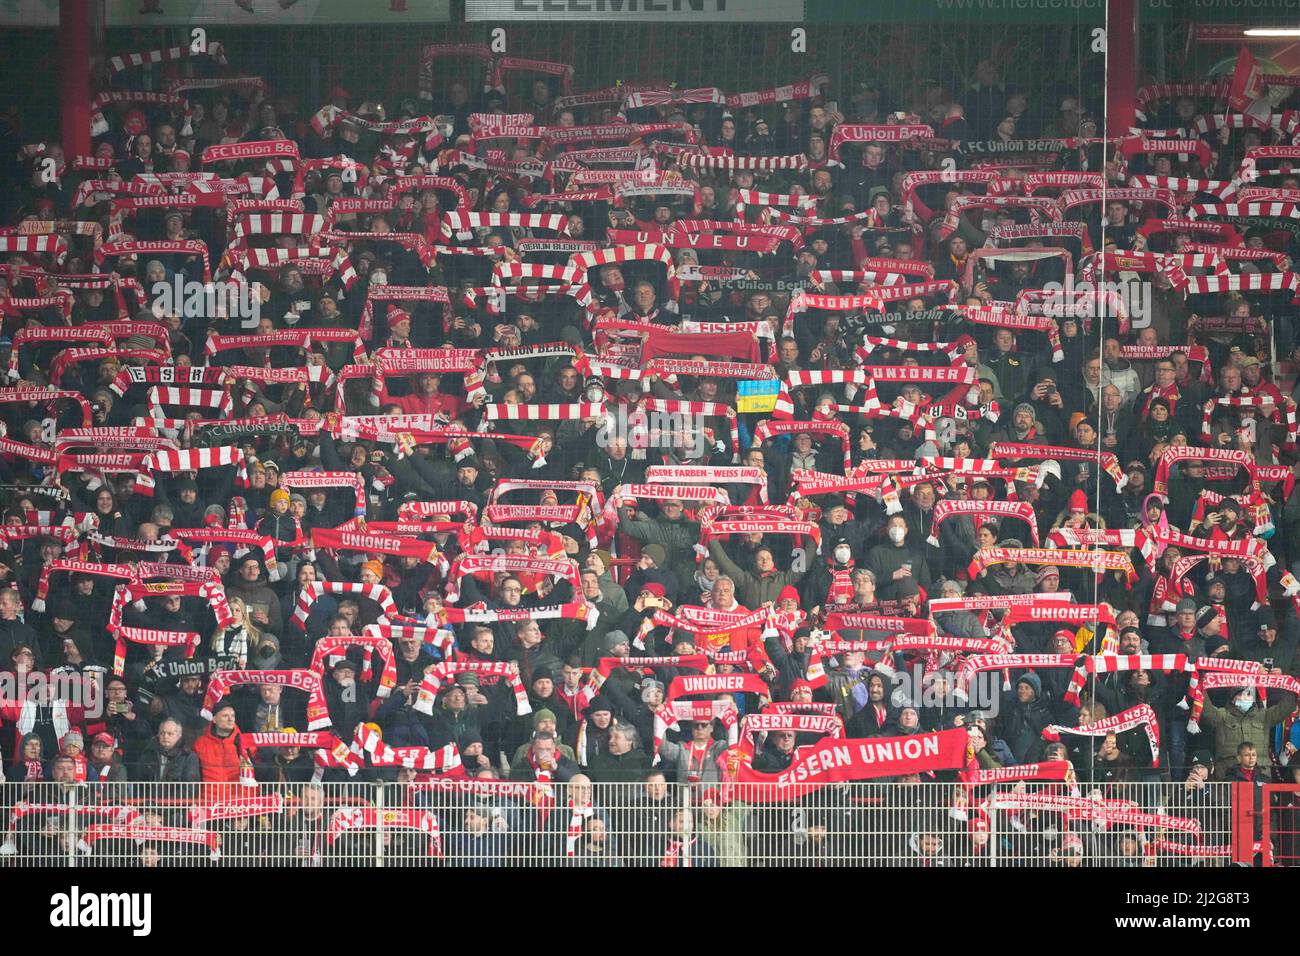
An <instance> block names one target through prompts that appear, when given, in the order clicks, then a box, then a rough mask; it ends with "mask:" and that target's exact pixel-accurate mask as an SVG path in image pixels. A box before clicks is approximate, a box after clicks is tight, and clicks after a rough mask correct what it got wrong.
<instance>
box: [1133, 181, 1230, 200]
mask: <svg viewBox="0 0 1300 956" xmlns="http://www.w3.org/2000/svg"><path fill="white" fill-rule="evenodd" d="M1128 182H1129V185H1130V186H1134V187H1145V188H1149V189H1167V190H1169V191H1170V192H1172V193H1174V194H1192V193H1210V194H1211V195H1214V196H1217V197H1219V198H1220V199H1227V198H1228V197H1229V196H1231V195H1232V194H1233V193H1234V192H1236V190H1237V184H1236V183H1235V182H1234V181H1233V180H1230V179H1192V178H1189V177H1186V176H1130V177H1129V181H1128Z"/></svg>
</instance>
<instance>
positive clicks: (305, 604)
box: [293, 581, 398, 631]
mask: <svg viewBox="0 0 1300 956" xmlns="http://www.w3.org/2000/svg"><path fill="white" fill-rule="evenodd" d="M322 594H350V595H356V596H357V597H360V598H366V599H368V600H371V601H374V602H375V603H376V604H378V605H379V606H380V608H381V609H382V610H383V612H384V615H385V617H383V618H381V620H380V622H379V623H381V624H387V623H388V617H397V616H398V613H397V605H396V604H395V603H394V602H393V592H392V591H390V590H389V589H388V588H386V587H384V585H382V584H359V583H353V582H350V581H313V582H312V583H311V584H308V585H306V586H304V587H303V588H302V590H301V591H299V592H298V603H297V606H296V607H295V608H294V611H293V621H294V624H295V625H296V626H297V627H298V630H300V631H305V630H307V618H308V617H309V616H310V615H311V607H312V605H313V604H315V603H316V602H317V601H318V600H320V597H321V595H322Z"/></svg>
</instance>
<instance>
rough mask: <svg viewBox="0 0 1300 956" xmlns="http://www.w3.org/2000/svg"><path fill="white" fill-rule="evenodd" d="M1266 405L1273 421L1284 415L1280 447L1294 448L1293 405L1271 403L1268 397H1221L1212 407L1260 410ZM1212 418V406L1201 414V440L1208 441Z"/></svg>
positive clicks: (1294, 416)
mask: <svg viewBox="0 0 1300 956" xmlns="http://www.w3.org/2000/svg"><path fill="white" fill-rule="evenodd" d="M1266 403H1267V404H1270V405H1272V406H1273V415H1272V420H1273V421H1278V420H1279V419H1280V418H1281V417H1282V416H1283V415H1285V418H1286V441H1285V442H1284V443H1283V445H1282V447H1283V448H1294V447H1295V444H1296V410H1295V406H1294V405H1286V404H1282V405H1278V404H1276V403H1274V402H1273V400H1272V398H1271V397H1270V396H1266V395H1221V396H1219V397H1218V398H1216V399H1215V400H1214V405H1217V406H1220V407H1224V408H1254V409H1260V408H1262V407H1263V406H1264V405H1265V404H1266ZM1213 416H1214V408H1213V406H1212V407H1211V408H1209V409H1205V410H1203V411H1202V412H1201V438H1202V439H1204V440H1208V439H1209V438H1210V436H1211V428H1210V419H1211V418H1212V417H1213Z"/></svg>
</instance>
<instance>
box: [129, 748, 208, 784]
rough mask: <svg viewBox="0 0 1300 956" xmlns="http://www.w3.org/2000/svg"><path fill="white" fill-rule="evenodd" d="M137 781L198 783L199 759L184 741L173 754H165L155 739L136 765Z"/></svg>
mask: <svg viewBox="0 0 1300 956" xmlns="http://www.w3.org/2000/svg"><path fill="white" fill-rule="evenodd" d="M135 779H136V780H139V781H142V782H146V783H197V782H198V780H199V758H198V756H197V755H196V754H195V753H194V751H193V750H191V749H190V748H189V746H188V745H187V744H186V743H185V742H184V741H182V742H180V743H178V744H177V745H176V747H175V749H174V750H173V751H172V753H170V754H164V753H163V750H162V745H161V744H159V743H158V740H157V738H155V739H153V740H151V741H149V745H148V746H147V747H146V748H145V751H144V754H143V755H141V757H140V761H139V763H137V764H136V772H135Z"/></svg>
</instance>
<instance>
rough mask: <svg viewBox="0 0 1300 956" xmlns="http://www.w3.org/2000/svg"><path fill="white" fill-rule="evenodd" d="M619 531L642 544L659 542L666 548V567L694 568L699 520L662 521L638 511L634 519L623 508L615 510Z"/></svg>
mask: <svg viewBox="0 0 1300 956" xmlns="http://www.w3.org/2000/svg"><path fill="white" fill-rule="evenodd" d="M618 530H619V531H622V532H623V533H624V534H625V535H627V536H628V537H629V538H631V539H632V540H633V541H640V542H641V543H642V544H662V545H663V546H664V548H665V549H666V550H667V551H668V561H667V564H668V566H669V567H693V566H694V564H695V544H696V542H697V541H699V540H700V525H699V522H698V521H687V520H685V519H682V520H681V521H665V520H663V519H662V518H654V519H651V518H647V517H646V516H645V515H644V514H643V513H641V512H638V513H637V516H636V517H635V518H633V517H632V516H631V513H630V512H629V511H628V509H627V508H626V507H624V508H619V509H618Z"/></svg>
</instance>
